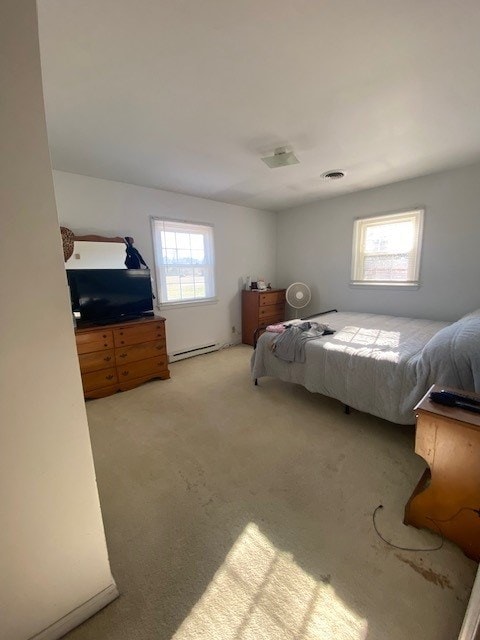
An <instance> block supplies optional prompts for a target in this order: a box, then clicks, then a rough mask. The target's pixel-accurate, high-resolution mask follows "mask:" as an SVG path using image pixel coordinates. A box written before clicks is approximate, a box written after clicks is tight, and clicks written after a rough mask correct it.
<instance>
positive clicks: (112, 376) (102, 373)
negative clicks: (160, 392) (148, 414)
mask: <svg viewBox="0 0 480 640" xmlns="http://www.w3.org/2000/svg"><path fill="white" fill-rule="evenodd" d="M75 338H76V342H77V352H78V359H79V361H80V371H81V373H82V384H83V393H84V396H85V398H103V397H104V396H108V395H111V394H113V393H116V392H117V391H126V390H127V389H133V388H134V387H138V386H139V385H140V384H143V383H144V382H146V381H147V380H151V379H152V378H162V379H166V378H169V377H170V372H169V370H168V359H167V345H166V339H165V318H160V317H149V318H141V319H139V320H130V321H128V322H127V321H126V322H123V323H116V324H107V325H103V326H101V327H99V326H91V327H88V328H87V327H82V328H77V329H75Z"/></svg>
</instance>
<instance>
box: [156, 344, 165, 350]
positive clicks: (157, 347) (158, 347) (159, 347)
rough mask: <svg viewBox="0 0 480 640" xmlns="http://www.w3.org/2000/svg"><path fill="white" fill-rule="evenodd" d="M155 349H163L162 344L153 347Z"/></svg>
mask: <svg viewBox="0 0 480 640" xmlns="http://www.w3.org/2000/svg"><path fill="white" fill-rule="evenodd" d="M155 349H156V350H157V351H161V350H162V349H163V344H159V345H157V346H156V347H155Z"/></svg>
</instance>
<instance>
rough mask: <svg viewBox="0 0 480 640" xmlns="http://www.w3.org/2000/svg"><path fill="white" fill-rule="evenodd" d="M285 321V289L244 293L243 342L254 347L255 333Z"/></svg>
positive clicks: (245, 291)
mask: <svg viewBox="0 0 480 640" xmlns="http://www.w3.org/2000/svg"><path fill="white" fill-rule="evenodd" d="M283 320H285V289H269V290H268V291H256V290H253V291H247V290H244V291H242V342H243V343H244V344H251V345H253V340H254V334H255V331H256V330H257V329H259V328H262V327H266V326H268V325H269V324H274V323H276V322H282V321H283Z"/></svg>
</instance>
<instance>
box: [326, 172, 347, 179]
mask: <svg viewBox="0 0 480 640" xmlns="http://www.w3.org/2000/svg"><path fill="white" fill-rule="evenodd" d="M344 177H345V171H337V170H335V171H325V173H322V178H323V179H324V180H340V179H341V178H344Z"/></svg>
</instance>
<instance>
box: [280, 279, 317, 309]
mask: <svg viewBox="0 0 480 640" xmlns="http://www.w3.org/2000/svg"><path fill="white" fill-rule="evenodd" d="M285 295H286V299H287V302H288V304H289V305H290V306H291V307H293V308H294V309H303V307H306V306H307V304H308V303H309V302H310V300H311V297H312V294H311V293H310V289H309V287H308V286H307V285H306V284H304V283H303V282H294V283H293V284H291V285H290V286H289V287H288V289H287V291H286V294H285Z"/></svg>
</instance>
